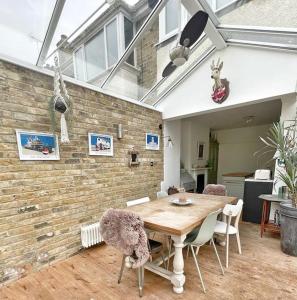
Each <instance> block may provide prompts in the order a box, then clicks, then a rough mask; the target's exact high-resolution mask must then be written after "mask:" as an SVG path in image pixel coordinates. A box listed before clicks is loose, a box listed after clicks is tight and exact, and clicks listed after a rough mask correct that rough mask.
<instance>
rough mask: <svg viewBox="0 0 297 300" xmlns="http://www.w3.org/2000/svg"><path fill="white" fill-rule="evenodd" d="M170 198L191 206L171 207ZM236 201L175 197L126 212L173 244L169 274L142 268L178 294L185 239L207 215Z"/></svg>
mask: <svg viewBox="0 0 297 300" xmlns="http://www.w3.org/2000/svg"><path fill="white" fill-rule="evenodd" d="M174 198H178V199H179V198H187V199H191V200H192V204H189V205H184V206H180V205H175V204H172V203H171V200H172V199H174ZM236 201H237V198H236V197H227V196H213V195H204V194H192V193H178V194H174V195H170V196H168V197H165V198H162V199H158V200H155V201H150V202H147V203H144V204H140V205H135V206H131V207H129V208H127V210H129V211H133V212H135V213H137V214H138V215H139V216H140V217H141V218H142V220H143V221H144V227H145V228H146V229H148V230H151V231H155V232H160V233H163V234H166V235H169V236H171V238H172V240H173V242H174V248H175V251H174V259H173V272H171V271H169V270H166V269H165V268H161V267H160V266H159V265H156V264H155V263H154V262H152V263H150V262H148V263H146V265H145V268H146V269H148V270H150V271H152V272H154V273H156V274H158V275H160V276H162V277H164V278H166V279H168V280H170V281H171V283H172V284H173V291H174V292H175V293H182V292H183V290H184V289H183V286H184V284H185V280H186V278H185V275H184V259H183V253H182V249H183V247H184V243H183V242H184V240H185V238H186V235H187V234H188V233H189V232H191V231H192V230H193V229H194V228H196V227H197V226H199V225H200V224H201V223H202V222H203V220H204V219H205V218H206V216H207V215H208V214H209V213H211V212H213V211H216V210H218V209H222V208H223V207H224V206H225V205H226V204H235V203H236Z"/></svg>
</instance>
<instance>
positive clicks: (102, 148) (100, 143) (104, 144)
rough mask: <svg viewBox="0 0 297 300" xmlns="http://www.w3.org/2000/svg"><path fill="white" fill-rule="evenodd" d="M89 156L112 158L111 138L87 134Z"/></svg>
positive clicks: (103, 135) (109, 136)
mask: <svg viewBox="0 0 297 300" xmlns="http://www.w3.org/2000/svg"><path fill="white" fill-rule="evenodd" d="M89 154H90V155H104V156H113V138H112V136H111V135H105V134H99V133H89Z"/></svg>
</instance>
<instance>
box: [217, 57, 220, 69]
mask: <svg viewBox="0 0 297 300" xmlns="http://www.w3.org/2000/svg"><path fill="white" fill-rule="evenodd" d="M220 62H221V59H220V57H219V58H218V62H217V65H216V68H219V66H220Z"/></svg>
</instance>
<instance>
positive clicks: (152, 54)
mask: <svg viewBox="0 0 297 300" xmlns="http://www.w3.org/2000/svg"><path fill="white" fill-rule="evenodd" d="M145 19H146V17H145V18H144V20H145ZM144 20H142V21H141V22H139V24H137V28H139V27H140V26H141V24H142V22H143V21H144ZM158 42H159V20H158V18H157V20H156V21H155V22H154V24H153V25H152V27H151V28H150V29H149V30H148V31H147V32H145V34H144V36H143V37H142V39H141V41H140V42H139V43H138V45H137V47H136V53H137V66H138V67H140V68H141V70H142V71H141V74H140V76H139V78H138V84H139V85H140V87H141V88H144V90H143V91H140V93H141V96H143V94H145V93H146V92H147V90H150V89H151V88H152V87H153V85H154V84H155V83H156V82H157V48H156V44H157V43H158Z"/></svg>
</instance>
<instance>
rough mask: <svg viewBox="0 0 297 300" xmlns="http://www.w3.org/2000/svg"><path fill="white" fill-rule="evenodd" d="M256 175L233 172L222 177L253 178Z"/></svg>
mask: <svg viewBox="0 0 297 300" xmlns="http://www.w3.org/2000/svg"><path fill="white" fill-rule="evenodd" d="M253 175H254V174H253V173H251V172H233V173H226V174H223V175H222V176H226V177H245V178H246V177H251V176H253Z"/></svg>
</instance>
